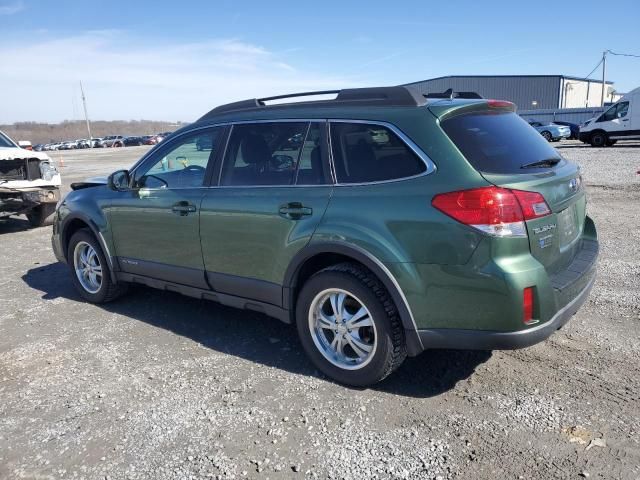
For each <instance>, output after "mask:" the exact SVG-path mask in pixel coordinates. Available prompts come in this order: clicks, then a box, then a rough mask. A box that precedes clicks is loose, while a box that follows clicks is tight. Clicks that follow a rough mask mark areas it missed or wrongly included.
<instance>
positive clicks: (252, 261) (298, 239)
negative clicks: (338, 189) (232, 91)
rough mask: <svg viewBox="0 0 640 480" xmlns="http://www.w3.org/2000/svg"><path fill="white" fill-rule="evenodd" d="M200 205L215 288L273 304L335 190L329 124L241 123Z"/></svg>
mask: <svg viewBox="0 0 640 480" xmlns="http://www.w3.org/2000/svg"><path fill="white" fill-rule="evenodd" d="M217 176H218V179H219V181H218V185H217V186H215V187H212V188H210V189H208V190H207V192H206V194H205V196H204V199H203V201H202V206H201V214H200V238H201V242H202V252H203V258H204V266H205V270H206V273H207V278H208V280H209V282H210V284H211V285H212V287H213V289H214V290H216V291H218V292H221V293H227V294H231V295H235V296H240V297H245V298H250V299H254V300H258V301H261V302H265V303H269V304H272V305H276V306H281V305H282V283H283V279H284V275H285V271H286V268H287V267H288V265H289V262H290V260H291V258H292V257H293V256H294V255H295V254H296V253H297V252H298V251H300V250H301V249H302V248H303V247H304V246H305V245H307V243H308V242H309V240H310V239H311V236H312V235H313V232H314V231H315V229H316V227H317V226H318V223H319V222H320V219H321V218H322V216H323V214H324V212H325V210H326V208H327V205H328V202H329V198H330V196H331V192H332V188H333V187H332V185H331V182H330V175H329V166H328V159H327V150H326V128H325V122H324V121H311V122H308V121H296V120H292V121H285V122H255V123H239V124H235V125H233V127H232V130H231V133H230V135H229V140H228V143H227V146H226V153H225V156H224V160H223V162H222V165H221V166H220V167H219V172H218V175H217Z"/></svg>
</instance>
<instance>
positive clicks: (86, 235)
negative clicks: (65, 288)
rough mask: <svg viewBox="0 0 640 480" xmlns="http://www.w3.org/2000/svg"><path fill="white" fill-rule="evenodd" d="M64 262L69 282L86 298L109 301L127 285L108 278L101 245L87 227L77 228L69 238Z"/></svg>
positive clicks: (100, 301) (101, 301)
mask: <svg viewBox="0 0 640 480" xmlns="http://www.w3.org/2000/svg"><path fill="white" fill-rule="evenodd" d="M67 263H68V264H69V267H70V268H71V273H72V278H73V284H74V285H75V287H76V289H77V290H78V292H79V293H80V295H82V297H83V298H84V299H85V300H87V301H88V302H91V303H105V302H110V301H111V300H115V299H116V298H118V297H119V296H120V295H122V294H123V293H124V292H125V291H126V289H127V285H126V284H123V283H117V284H116V283H113V282H112V281H111V270H110V269H109V264H108V263H107V259H106V258H105V256H104V253H103V252H102V248H100V244H99V243H98V241H97V240H96V238H95V237H94V236H93V234H92V233H91V231H89V230H87V229H82V230H78V231H77V232H76V233H74V234H73V236H72V237H71V240H69V248H68V250H67Z"/></svg>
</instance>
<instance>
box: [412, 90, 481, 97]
mask: <svg viewBox="0 0 640 480" xmlns="http://www.w3.org/2000/svg"><path fill="white" fill-rule="evenodd" d="M423 97H424V98H449V99H451V98H479V99H482V98H484V97H483V96H482V95H480V94H479V93H476V92H454V91H453V88H449V89H447V90H445V91H444V92H442V93H425V94H424V95H423Z"/></svg>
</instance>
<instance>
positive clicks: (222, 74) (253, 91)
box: [0, 0, 640, 123]
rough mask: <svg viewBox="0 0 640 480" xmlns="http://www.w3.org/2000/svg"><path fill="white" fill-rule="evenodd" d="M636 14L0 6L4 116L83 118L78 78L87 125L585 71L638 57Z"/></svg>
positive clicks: (627, 79) (531, 6) (510, 7)
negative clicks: (351, 90) (329, 93)
mask: <svg viewBox="0 0 640 480" xmlns="http://www.w3.org/2000/svg"><path fill="white" fill-rule="evenodd" d="M608 5H610V7H608ZM639 19H640V2H638V1H637V0H628V1H627V0H616V1H615V2H613V3H611V4H607V3H604V2H601V1H597V2H596V1H591V0H581V1H580V2H570V1H565V2H543V1H540V0H538V1H536V2H523V1H515V0H511V1H490V0H486V1H461V0H460V1H458V0H449V1H446V2H443V1H438V2H429V1H425V0H423V1H400V0H398V1H396V2H388V1H387V2H382V1H376V0H368V1H349V0H342V1H334V0H324V1H323V2H303V1H300V0H297V1H275V0H272V1H265V0H263V1H251V0H244V1H226V0H222V1H192V2H190V1H186V0H185V1H182V2H166V4H165V3H164V2H158V1H155V2H151V1H131V0H130V1H128V2H124V1H119V0H111V1H91V0H84V1H55V2H53V1H36V0H0V25H2V40H0V61H2V63H3V66H2V68H0V88H1V89H2V92H3V93H4V94H3V101H2V104H3V107H2V109H0V123H7V122H15V121H28V120H34V121H49V122H57V121H61V120H65V119H78V118H81V117H82V104H81V102H80V93H79V81H80V80H82V81H83V84H84V87H85V91H86V94H87V99H88V105H89V114H90V117H91V118H93V119H106V120H113V119H125V120H126V119H143V118H144V119H157V120H170V121H175V120H182V121H191V120H194V119H195V118H197V117H198V116H199V115H201V114H202V113H204V112H205V111H208V110H209V109H210V108H211V107H213V106H215V105H217V104H220V103H224V102H228V101H234V100H238V99H242V98H247V97H254V96H265V95H271V94H280V93H289V92H292V91H301V90H302V91H304V90H310V89H311V90H312V89H325V88H341V87H353V86H372V85H393V84H398V83H406V82H411V81H417V80H422V79H426V78H432V77H437V76H443V75H466V74H476V75H481V74H565V75H575V76H585V75H587V74H588V73H589V72H590V71H591V70H592V69H593V67H594V66H595V65H596V64H597V62H598V61H599V58H600V56H601V55H602V51H603V50H605V49H611V50H613V51H620V52H625V53H632V54H638V55H640V31H639V29H638V20H639ZM600 75H601V72H600V71H597V72H596V73H595V74H594V76H595V77H599V76H600ZM607 79H608V80H613V81H614V82H615V88H616V89H617V90H618V91H622V92H624V91H628V90H630V89H632V88H635V87H637V86H640V58H630V57H615V56H609V57H608V62H607Z"/></svg>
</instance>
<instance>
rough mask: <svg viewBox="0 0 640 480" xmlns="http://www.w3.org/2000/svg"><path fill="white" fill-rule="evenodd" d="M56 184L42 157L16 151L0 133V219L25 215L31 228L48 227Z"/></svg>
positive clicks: (56, 195)
mask: <svg viewBox="0 0 640 480" xmlns="http://www.w3.org/2000/svg"><path fill="white" fill-rule="evenodd" d="M60 184H61V180H60V174H59V173H58V170H57V169H56V167H55V165H54V163H53V161H52V160H51V158H49V156H48V155H47V154H46V153H43V152H36V151H30V150H26V149H24V148H20V147H19V146H18V145H17V144H16V143H15V142H14V141H13V140H11V139H10V138H9V137H8V136H7V135H5V134H3V133H2V132H0V219H3V218H8V217H9V216H11V215H26V216H27V219H28V220H29V223H30V224H31V225H32V226H34V227H40V226H43V225H48V224H51V223H52V221H53V215H54V213H55V207H56V203H57V202H58V200H60Z"/></svg>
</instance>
